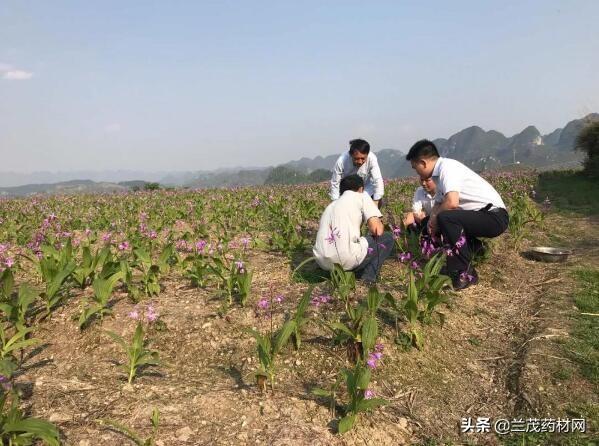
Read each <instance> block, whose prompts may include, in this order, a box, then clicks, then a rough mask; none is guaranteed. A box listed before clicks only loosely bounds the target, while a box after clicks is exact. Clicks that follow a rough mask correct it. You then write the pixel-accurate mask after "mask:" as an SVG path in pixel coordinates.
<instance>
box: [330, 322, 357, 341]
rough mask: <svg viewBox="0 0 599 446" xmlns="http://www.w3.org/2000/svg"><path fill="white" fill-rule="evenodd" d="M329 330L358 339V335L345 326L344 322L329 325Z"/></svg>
mask: <svg viewBox="0 0 599 446" xmlns="http://www.w3.org/2000/svg"><path fill="white" fill-rule="evenodd" d="M328 326H329V328H330V329H331V330H332V331H341V332H343V333H345V334H346V335H347V336H349V337H350V338H352V339H355V338H356V334H355V333H354V332H353V331H351V330H350V329H349V328H348V327H347V326H346V325H345V324H343V323H342V322H333V323H331V324H329V325H328Z"/></svg>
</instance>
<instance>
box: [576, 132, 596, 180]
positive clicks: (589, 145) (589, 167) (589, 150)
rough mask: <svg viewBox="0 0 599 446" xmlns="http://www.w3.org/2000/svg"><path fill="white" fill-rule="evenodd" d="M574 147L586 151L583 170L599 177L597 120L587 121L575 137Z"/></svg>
mask: <svg viewBox="0 0 599 446" xmlns="http://www.w3.org/2000/svg"><path fill="white" fill-rule="evenodd" d="M576 149H577V150H580V151H581V152H584V153H586V159H585V161H584V171H585V173H586V174H587V175H589V176H591V177H595V178H599V121H593V122H590V123H588V124H587V125H586V126H585V127H584V128H583V129H582V130H581V131H580V133H579V134H578V136H577V137H576Z"/></svg>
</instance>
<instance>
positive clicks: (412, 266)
mask: <svg viewBox="0 0 599 446" xmlns="http://www.w3.org/2000/svg"><path fill="white" fill-rule="evenodd" d="M410 267H411V268H412V269H418V268H420V265H419V264H418V262H417V261H415V260H414V261H413V262H412V263H410Z"/></svg>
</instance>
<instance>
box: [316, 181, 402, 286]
mask: <svg viewBox="0 0 599 446" xmlns="http://www.w3.org/2000/svg"><path fill="white" fill-rule="evenodd" d="M340 193H341V197H340V198H339V199H338V200H335V201H333V202H332V203H330V204H329V205H328V206H327V208H326V209H325V210H324V213H323V214H322V217H321V218H320V226H319V228H318V234H316V243H315V244H314V248H313V250H312V251H313V253H314V257H316V262H317V263H318V265H319V266H320V267H321V268H322V269H324V270H327V271H331V270H332V269H333V268H334V265H335V264H339V265H341V267H342V268H343V270H345V271H354V272H355V273H356V277H358V278H359V279H362V280H363V281H364V282H366V283H372V282H375V281H376V279H377V276H378V273H379V271H380V269H381V266H382V265H383V262H384V261H385V259H386V258H387V257H389V255H390V254H391V250H392V249H393V246H394V245H393V236H392V235H391V234H390V233H389V232H384V227H383V222H382V221H381V217H382V214H381V211H379V209H378V208H377V207H376V206H375V205H374V202H373V201H372V199H371V198H370V197H369V196H368V195H366V194H365V193H364V181H363V180H362V178H361V177H360V176H359V175H356V174H354V175H349V176H347V177H345V178H343V179H342V180H341V184H340ZM362 223H366V225H367V226H368V230H369V232H370V234H369V235H367V236H366V237H363V236H362V235H361V232H360V230H361V227H362Z"/></svg>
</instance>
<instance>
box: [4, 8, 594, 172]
mask: <svg viewBox="0 0 599 446" xmlns="http://www.w3.org/2000/svg"><path fill="white" fill-rule="evenodd" d="M598 20H599V1H596V0H587V1H583V0H570V1H552V0H538V1H526V0H520V1H511V0H502V1H482V2H481V1H460V0H452V1H450V2H449V1H428V2H415V1H414V2H412V1H374V2H364V1H321V0H319V1H301V2H300V1H293V2H291V1H282V0H279V1H259V0H252V1H226V0H221V1H199V0H198V1H191V0H190V1H177V0H172V1H168V2H167V1H151V0H144V1H134V0H118V1H111V0H103V1H79V0H73V1H61V0H53V1H44V0H38V1H28V0H0V172H2V171H4V172H7V171H15V172H32V171H37V170H46V171H68V170H82V169H85V170H115V169H134V170H144V171H168V170H172V171H181V170H184V171H190V170H191V171H195V170H210V169H216V168H222V167H234V166H235V167H237V166H268V165H276V164H279V163H284V162H287V161H290V160H293V159H299V158H301V157H304V156H307V157H314V156H316V155H323V156H324V155H330V154H334V153H341V152H342V151H344V150H346V149H347V146H348V144H347V143H348V141H349V140H350V139H354V138H358V137H362V138H365V139H367V140H368V141H369V142H370V144H371V147H372V148H373V150H375V151H376V150H381V149H384V148H394V149H398V150H402V151H404V152H405V151H407V150H408V149H409V147H410V146H411V145H412V144H413V143H414V142H415V141H416V140H418V139H421V138H425V137H426V138H431V139H433V138H438V137H449V136H451V135H452V134H453V133H456V132H458V131H459V130H461V129H463V128H466V127H468V126H471V125H479V126H481V127H482V128H484V129H485V130H490V129H494V130H498V131H500V132H502V133H504V134H506V135H507V136H511V135H513V134H515V133H518V132H520V131H521V130H522V129H523V128H524V127H526V126H528V125H531V124H532V125H536V126H537V128H538V129H539V130H540V131H541V133H549V132H551V131H552V130H554V129H555V128H557V127H563V126H564V125H565V124H566V123H567V122H568V121H570V120H572V119H576V118H580V117H582V116H584V115H586V114H588V113H590V112H599V74H598V73H599V57H597V55H599V26H597V22H598Z"/></svg>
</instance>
